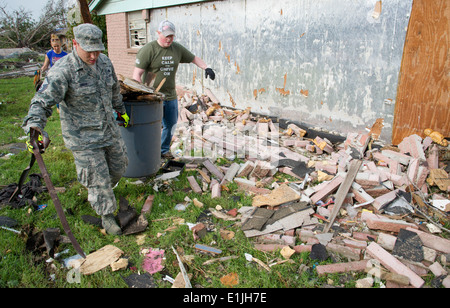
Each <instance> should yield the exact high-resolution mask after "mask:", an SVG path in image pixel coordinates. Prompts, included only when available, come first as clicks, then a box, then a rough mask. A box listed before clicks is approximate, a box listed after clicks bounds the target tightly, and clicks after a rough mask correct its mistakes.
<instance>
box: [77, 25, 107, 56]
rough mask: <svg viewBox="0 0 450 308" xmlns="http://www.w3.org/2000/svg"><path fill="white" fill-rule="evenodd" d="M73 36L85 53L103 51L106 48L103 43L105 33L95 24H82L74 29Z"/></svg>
mask: <svg viewBox="0 0 450 308" xmlns="http://www.w3.org/2000/svg"><path fill="white" fill-rule="evenodd" d="M73 34H74V36H75V40H76V41H77V43H78V44H79V45H80V46H81V48H83V50H84V51H87V52H91V51H102V50H105V46H104V45H103V42H102V36H103V32H102V30H100V28H98V27H97V26H95V25H93V24H81V25H79V26H76V27H75V28H73Z"/></svg>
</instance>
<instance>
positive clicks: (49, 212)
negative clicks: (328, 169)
mask: <svg viewBox="0 0 450 308" xmlns="http://www.w3.org/2000/svg"><path fill="white" fill-rule="evenodd" d="M33 95H34V87H33V79H32V78H27V77H24V78H17V79H6V80H5V79H3V80H0V101H1V102H2V104H1V105H0V118H1V121H0V128H1V134H0V145H5V144H9V143H15V142H24V141H23V140H22V141H21V140H20V139H19V137H21V136H23V135H24V132H23V130H22V128H21V123H22V119H23V117H24V116H25V115H26V114H27V111H28V107H29V103H30V100H31V98H32V97H33ZM46 131H47V132H48V134H49V136H50V138H51V140H52V142H51V144H50V147H49V148H48V149H47V151H46V153H45V154H44V155H43V158H44V161H45V162H46V165H47V169H48V171H49V173H50V175H51V179H52V181H53V184H54V185H55V187H64V188H65V192H63V193H59V194H58V196H59V199H60V201H61V203H62V205H63V208H64V209H65V212H66V216H67V219H68V222H69V224H70V226H71V229H72V232H73V234H74V235H75V237H76V238H77V240H78V242H79V243H80V244H81V246H82V248H83V250H84V251H85V253H87V254H89V253H92V252H94V251H96V250H98V249H100V248H102V247H104V246H105V245H110V244H111V245H115V246H116V247H118V248H120V249H122V250H123V251H124V254H123V257H125V258H127V259H128V260H129V263H130V267H129V268H128V269H126V270H121V271H117V272H112V271H111V269H110V268H109V267H108V268H105V269H103V270H101V271H98V272H96V273H94V274H92V275H88V276H84V275H83V276H81V281H80V283H70V282H69V281H68V279H67V274H68V270H67V269H65V268H63V267H62V263H61V261H58V260H57V261H54V262H53V263H51V264H50V263H46V262H45V259H47V258H48V256H46V254H45V253H44V258H43V257H42V255H35V254H33V253H32V252H31V251H29V250H27V248H26V245H25V244H26V238H25V237H24V236H21V235H18V234H16V233H13V232H10V231H6V230H2V229H0V233H1V241H0V287H1V288H6V287H14V288H18V287H27V288H35V287H36V288H44V287H45V288H53V287H58V288H99V287H102V288H125V287H127V285H126V283H125V282H124V280H123V279H122V277H127V276H129V275H130V274H132V273H137V272H138V271H139V272H141V273H143V269H142V262H143V256H142V254H141V253H140V252H141V249H143V248H155V249H156V248H158V249H164V250H165V257H166V259H165V268H164V270H163V271H162V272H159V273H156V274H154V275H153V277H154V279H155V282H156V284H157V286H158V287H161V288H170V287H171V284H170V283H169V282H167V281H164V280H162V278H163V277H165V275H169V276H171V277H172V278H175V277H176V276H177V274H178V273H179V272H180V269H179V267H178V262H177V259H176V256H175V254H174V253H173V252H172V248H171V247H172V246H173V247H175V248H176V249H179V250H180V251H181V252H180V254H181V255H183V256H185V255H193V256H194V258H193V261H192V263H188V264H186V268H187V271H188V272H189V273H190V274H192V278H191V283H192V285H193V286H202V287H205V288H222V287H223V285H222V283H221V281H220V278H221V277H223V276H224V275H226V274H229V273H232V272H235V273H237V274H238V275H239V284H238V285H237V286H236V287H237V288H298V287H304V288H312V287H319V286H322V285H324V284H330V283H331V284H334V285H339V286H346V287H353V286H354V281H355V280H356V279H358V278H361V277H364V276H365V274H357V275H352V274H346V275H345V277H344V278H345V279H343V276H340V275H330V276H328V277H318V276H317V274H316V272H315V270H314V266H316V265H317V264H316V262H314V261H312V260H311V259H310V258H309V253H302V254H294V255H293V257H292V261H293V262H292V263H289V262H287V263H284V264H280V265H275V266H274V267H272V269H271V271H270V272H267V271H266V270H264V269H262V268H261V267H260V266H259V265H258V264H256V263H254V262H252V263H249V262H248V261H247V260H246V259H245V256H244V253H249V254H251V255H252V256H253V257H255V258H258V259H260V260H261V261H263V262H265V263H266V264H269V263H272V262H276V261H277V260H281V259H282V256H281V255H280V254H279V252H274V253H264V252H261V251H258V250H255V249H254V246H253V242H252V240H251V239H248V238H247V237H246V236H245V235H244V233H243V232H242V231H241V230H240V228H239V227H238V226H236V225H233V222H230V221H224V220H219V219H215V218H211V219H212V221H213V223H214V225H215V230H216V231H214V232H208V234H207V235H206V236H205V237H204V238H202V239H201V240H199V241H195V240H194V238H193V235H192V231H190V230H189V228H188V226H187V225H178V226H177V227H176V228H175V230H173V231H165V230H166V229H168V228H170V227H172V226H174V224H173V220H172V219H170V218H183V219H184V220H185V222H189V223H195V222H196V221H197V219H198V217H199V215H200V214H201V213H202V212H203V211H204V210H205V209H207V208H209V207H215V206H216V205H218V204H220V205H221V206H222V207H223V208H225V209H232V208H235V207H236V208H239V207H241V206H250V205H251V202H252V198H251V197H250V196H247V195H246V194H245V192H242V191H239V190H238V189H237V186H236V185H235V184H229V186H228V188H229V192H225V191H224V192H223V193H222V197H221V198H218V199H212V198H211V195H210V193H205V194H203V195H198V194H195V193H193V192H192V191H191V190H190V189H189V184H188V181H187V176H189V175H197V172H195V171H189V170H187V171H185V172H184V173H183V174H182V175H181V176H179V177H178V178H177V179H175V180H171V181H167V183H166V185H164V187H161V189H160V190H159V191H155V190H154V189H153V186H154V184H155V181H154V177H152V178H147V179H145V182H144V184H143V185H136V184H134V183H133V182H134V181H135V179H126V178H123V179H122V180H121V181H120V183H119V185H118V187H117V188H116V189H115V190H114V192H115V194H116V197H117V200H119V197H120V196H123V197H125V198H126V199H127V200H128V202H129V203H130V205H132V206H133V207H135V208H136V210H137V211H138V212H140V211H141V208H142V206H143V204H144V202H145V200H146V198H147V196H149V195H154V196H155V199H154V202H153V208H152V211H151V213H150V214H149V215H147V216H146V218H147V219H148V221H149V227H148V228H147V230H146V231H145V232H144V233H143V234H145V235H146V236H145V240H144V243H143V244H138V243H137V242H136V239H137V236H136V235H130V236H119V237H115V236H110V235H103V234H102V233H101V232H100V230H99V228H98V227H95V226H92V225H89V224H86V223H84V222H83V221H82V219H81V216H82V215H92V216H96V214H95V212H94V211H93V210H92V208H91V206H90V204H89V202H88V201H87V191H86V189H85V188H84V187H82V186H81V185H80V184H79V183H78V181H77V179H76V171H75V166H74V163H73V157H72V154H71V152H70V151H68V150H67V149H66V148H65V146H64V142H63V140H62V136H61V131H60V122H59V115H58V113H57V112H54V114H53V116H52V117H51V118H50V120H49V122H48V123H47V127H46ZM29 159H30V154H29V153H28V152H27V151H23V152H21V153H19V154H17V155H14V156H11V157H10V158H9V159H0V168H1V170H2V172H1V175H0V185H3V186H6V185H9V184H11V183H17V181H18V179H19V176H20V174H21V172H22V170H23V169H24V168H25V167H26V166H27V165H28V163H29ZM226 163H231V162H227V161H224V160H223V159H221V160H220V164H226ZM33 172H35V173H39V172H40V171H39V168H38V166H37V164H35V166H34V167H33V169H32V170H31V172H30V173H33ZM163 188H164V189H163ZM186 196H188V197H189V198H191V199H194V198H197V199H198V200H199V201H201V202H203V203H204V208H203V209H200V208H197V207H195V206H194V205H192V204H191V205H189V206H188V208H187V209H186V211H183V212H179V211H176V210H175V209H174V207H175V205H176V204H177V203H182V202H184V198H185V197H186ZM232 196H239V197H240V198H239V201H237V202H236V201H233V198H231V197H232ZM37 202H38V204H48V206H47V207H46V208H45V209H43V210H40V211H33V210H32V209H31V208H30V207H25V208H21V209H12V208H10V207H3V208H0V216H8V217H11V218H13V219H15V220H17V221H18V223H19V225H18V226H16V227H15V229H18V230H20V229H22V228H26V227H28V226H34V227H35V229H36V230H37V231H43V230H45V229H47V228H60V230H61V233H62V234H64V231H63V230H62V228H61V224H60V221H59V219H58V216H57V214H56V211H55V209H54V206H53V202H52V200H51V198H50V196H49V195H48V194H47V193H43V194H41V195H39V196H38V200H37ZM222 228H227V230H231V231H233V232H235V236H234V238H232V239H230V240H224V239H222V238H221V236H220V233H219V231H220V229H222ZM196 243H202V244H205V245H210V246H213V247H217V248H219V249H221V250H222V254H221V255H220V256H219V257H225V256H237V257H238V258H237V259H233V260H228V261H224V262H216V263H213V264H210V265H203V263H204V262H205V261H208V260H210V259H211V258H214V257H212V256H208V255H203V254H200V253H198V252H196V250H195V249H194V245H195V244H196ZM65 249H69V253H68V254H65V255H63V258H67V257H70V256H73V255H75V254H76V253H75V251H74V249H73V247H72V246H71V244H60V245H59V246H58V249H57V252H61V251H63V250H65ZM327 262H328V263H330V262H331V261H327ZM325 263H326V262H325ZM301 264H305V265H306V266H307V268H308V269H307V270H306V271H304V272H302V273H299V271H298V270H299V267H300V265H301ZM52 275H54V276H52Z"/></svg>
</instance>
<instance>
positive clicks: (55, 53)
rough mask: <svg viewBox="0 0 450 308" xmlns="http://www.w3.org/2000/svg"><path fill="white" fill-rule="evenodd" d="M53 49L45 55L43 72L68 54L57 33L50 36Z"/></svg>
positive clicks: (57, 105)
mask: <svg viewBox="0 0 450 308" xmlns="http://www.w3.org/2000/svg"><path fill="white" fill-rule="evenodd" d="M50 44H51V46H52V49H51V50H49V51H48V52H47V54H46V55H45V60H44V65H42V67H41V73H44V72H45V71H47V70H49V69H50V68H51V67H52V66H53V65H54V64H55V63H56V61H58V60H59V59H61V58H62V57H64V56H67V52H65V51H64V50H62V48H61V40H60V39H59V37H58V36H57V35H56V34H52V35H51V38H50ZM56 110H57V111H58V112H59V104H56Z"/></svg>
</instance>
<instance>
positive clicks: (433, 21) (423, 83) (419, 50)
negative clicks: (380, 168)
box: [392, 0, 450, 144]
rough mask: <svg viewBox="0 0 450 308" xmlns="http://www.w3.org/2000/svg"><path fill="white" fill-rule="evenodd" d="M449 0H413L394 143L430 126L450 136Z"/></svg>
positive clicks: (397, 102)
mask: <svg viewBox="0 0 450 308" xmlns="http://www.w3.org/2000/svg"><path fill="white" fill-rule="evenodd" d="M449 19H450V1H449V0H432V1H430V0H414V2H413V6H412V11H411V17H410V21H409V26H408V31H407V33H406V41H405V48H404V51H403V59H402V64H401V69H400V78H399V85H398V91H397V100H396V104H395V114H394V122H393V128H392V144H398V143H400V142H401V141H402V140H403V138H405V137H407V136H409V135H412V134H417V135H419V136H421V137H425V135H424V133H423V131H424V129H426V128H431V129H433V130H437V131H439V132H441V133H442V134H443V135H444V136H445V137H450V99H449V89H448V88H449V81H450V65H449V61H450V60H449V53H450V50H449V48H450V45H449V29H450V24H449Z"/></svg>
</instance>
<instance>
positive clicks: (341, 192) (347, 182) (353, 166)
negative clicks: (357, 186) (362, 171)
mask: <svg viewBox="0 0 450 308" xmlns="http://www.w3.org/2000/svg"><path fill="white" fill-rule="evenodd" d="M361 164H362V161H361V160H352V162H351V163H350V167H349V168H348V172H347V175H346V177H345V179H344V182H342V184H341V185H340V186H339V188H338V191H337V193H336V199H335V201H334V206H333V210H332V211H331V215H330V217H329V218H328V219H329V222H328V224H327V225H326V226H325V229H324V230H323V232H324V233H327V232H328V230H330V227H331V226H332V225H333V222H334V220H335V219H336V216H337V214H338V213H339V210H340V209H341V206H342V203H343V202H344V199H345V197H346V196H347V193H348V191H349V189H350V187H351V186H352V184H353V181H354V179H355V177H356V174H357V173H358V171H359V168H360V167H361Z"/></svg>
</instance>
